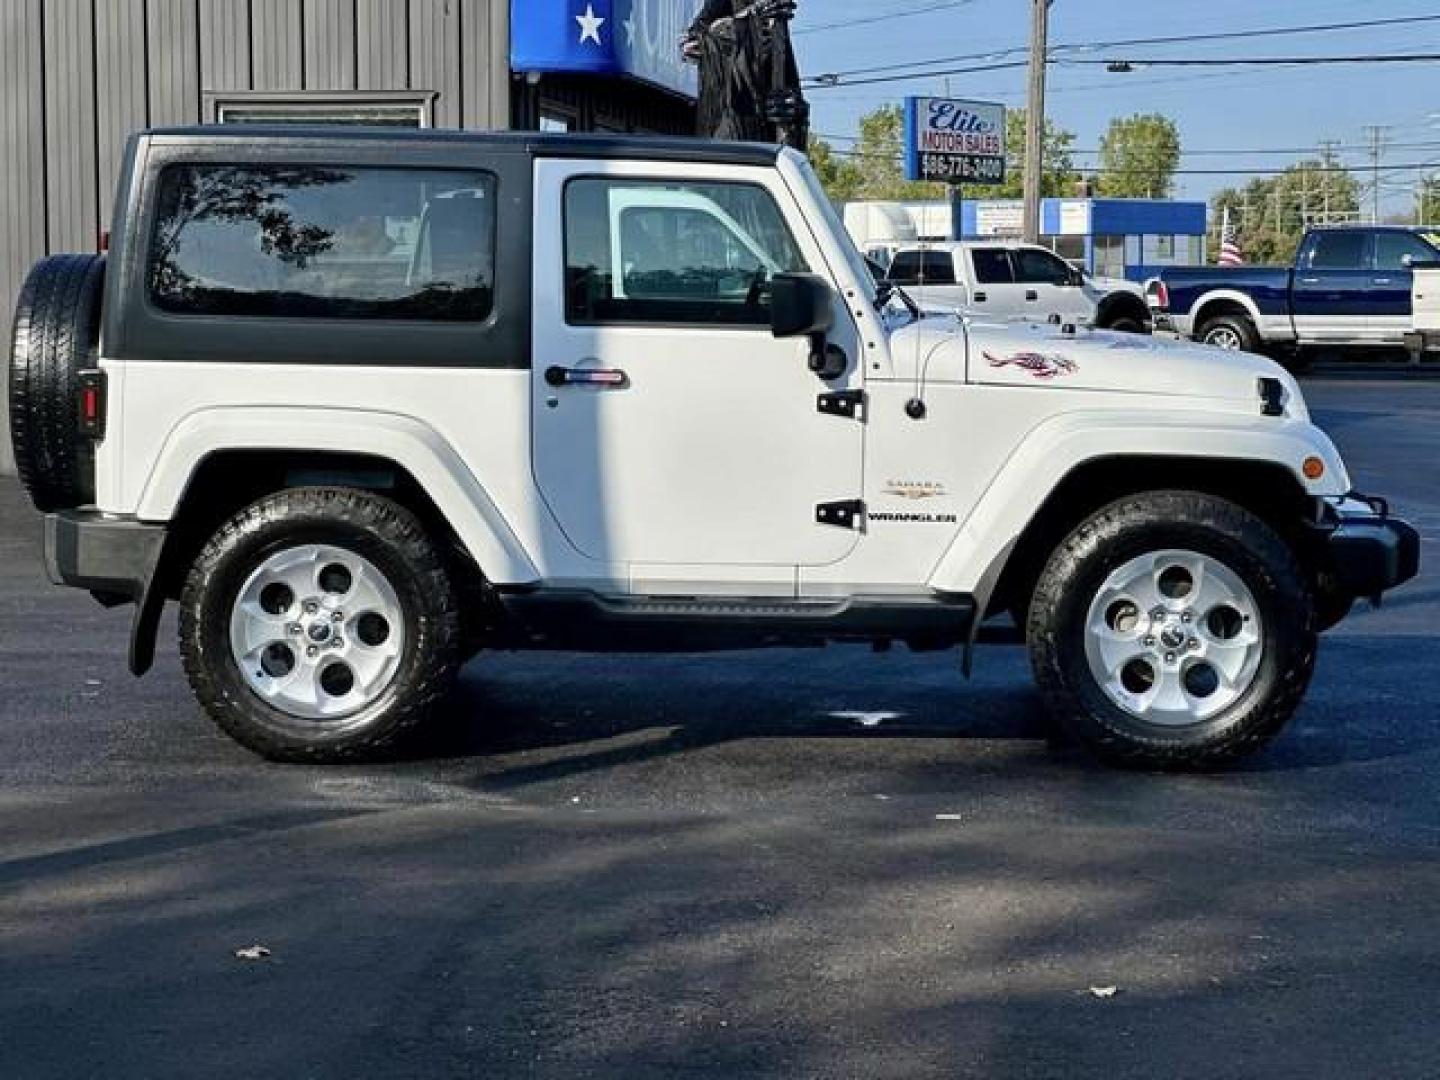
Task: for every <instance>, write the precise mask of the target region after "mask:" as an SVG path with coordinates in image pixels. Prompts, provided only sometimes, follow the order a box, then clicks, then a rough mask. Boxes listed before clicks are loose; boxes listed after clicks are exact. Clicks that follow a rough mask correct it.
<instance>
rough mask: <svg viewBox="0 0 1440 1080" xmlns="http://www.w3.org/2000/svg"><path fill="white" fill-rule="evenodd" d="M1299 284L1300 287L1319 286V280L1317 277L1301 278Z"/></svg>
mask: <svg viewBox="0 0 1440 1080" xmlns="http://www.w3.org/2000/svg"><path fill="white" fill-rule="evenodd" d="M1300 284H1301V285H1319V284H1320V279H1319V278H1318V277H1302V278H1301V279H1300Z"/></svg>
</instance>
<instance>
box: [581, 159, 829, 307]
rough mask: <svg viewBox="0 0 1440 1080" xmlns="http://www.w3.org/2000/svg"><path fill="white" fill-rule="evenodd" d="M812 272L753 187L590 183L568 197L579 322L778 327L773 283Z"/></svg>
mask: <svg viewBox="0 0 1440 1080" xmlns="http://www.w3.org/2000/svg"><path fill="white" fill-rule="evenodd" d="M808 269H809V267H808V266H807V265H806V262H805V258H804V256H803V255H801V253H800V249H799V248H798V247H797V246H796V244H795V239H794V237H793V236H792V235H791V233H790V230H789V228H788V227H787V226H786V224H785V221H784V218H783V217H782V216H781V213H780V208H779V207H778V206H777V205H776V204H775V200H774V199H773V198H772V197H771V195H770V193H769V192H767V191H766V190H765V189H764V188H762V187H757V186H755V185H753V184H727V183H689V182H684V183H682V182H665V183H661V182H645V181H636V180H605V179H600V178H586V179H578V180H572V181H571V182H570V183H569V185H567V187H566V189H565V313H566V318H567V320H568V321H569V322H571V323H580V324H588V323H598V322H629V323H666V324H682V325H684V324H697V325H722V326H769V325H770V304H769V289H768V288H766V284H767V283H768V282H769V281H770V279H771V278H773V277H774V276H775V275H776V274H782V273H787V272H790V271H795V270H808Z"/></svg>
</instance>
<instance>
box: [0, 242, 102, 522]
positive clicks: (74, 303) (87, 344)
mask: <svg viewBox="0 0 1440 1080" xmlns="http://www.w3.org/2000/svg"><path fill="white" fill-rule="evenodd" d="M104 281H105V258H104V256H101V255H51V256H50V257H48V258H45V259H42V260H41V261H40V262H38V263H36V264H35V268H34V269H33V270H31V271H30V276H29V277H28V278H26V279H25V286H24V288H22V289H21V290H20V299H19V301H18V302H17V304H16V307H15V326H14V331H13V336H12V345H11V352H10V436H11V441H12V442H13V443H14V446H15V466H16V471H17V472H18V473H19V474H20V479H21V481H22V482H23V483H24V484H25V487H26V488H27V489H28V490H29V492H30V498H31V499H32V500H33V501H34V503H35V505H36V507H37V508H38V509H40V510H61V509H65V508H67V507H72V506H80V505H83V504H85V503H89V502H93V501H94V498H95V468H94V448H93V446H92V444H91V442H90V440H89V439H88V438H86V437H84V436H82V435H81V433H80V426H79V415H78V410H79V403H80V373H81V372H82V371H83V370H85V369H86V368H91V367H94V366H95V364H96V363H97V346H98V344H99V338H100V302H101V291H102V286H103V284H104Z"/></svg>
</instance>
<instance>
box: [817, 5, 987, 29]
mask: <svg viewBox="0 0 1440 1080" xmlns="http://www.w3.org/2000/svg"><path fill="white" fill-rule="evenodd" d="M974 2H975V0H937V2H936V3H931V4H925V5H922V6H921V7H917V8H911V9H910V10H909V11H892V12H889V13H888V14H885V15H862V16H861V17H860V18H858V19H841V20H840V21H838V22H831V23H821V24H820V25H819V26H801V27H798V28H797V29H795V30H792V31H791V33H792V34H796V35H798V34H819V33H822V32H824V31H826V30H844V29H846V28H848V27H851V26H868V25H870V24H872V23H880V22H891V21H893V20H895V19H909V18H912V17H914V16H916V15H929V14H931V13H932V12H936V11H944V10H946V9H948V8H957V7H965V6H966V5H968V4H973V3H974Z"/></svg>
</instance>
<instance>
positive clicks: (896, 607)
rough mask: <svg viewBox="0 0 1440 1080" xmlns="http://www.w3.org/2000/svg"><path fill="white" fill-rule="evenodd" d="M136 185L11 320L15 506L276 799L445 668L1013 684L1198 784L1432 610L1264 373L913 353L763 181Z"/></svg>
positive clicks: (243, 148)
mask: <svg viewBox="0 0 1440 1080" xmlns="http://www.w3.org/2000/svg"><path fill="white" fill-rule="evenodd" d="M125 160H126V168H125V172H124V177H123V179H122V181H121V189H120V192H119V197H118V199H117V201H116V214H115V218H114V222H113V226H112V236H113V237H114V243H113V246H112V249H111V252H110V254H109V256H108V257H106V256H100V255H94V254H87V255H55V256H51V257H49V258H47V259H45V260H44V261H42V262H40V263H39V264H38V265H37V266H36V267H35V269H34V270H33V271H32V272H31V274H30V276H29V278H28V280H27V282H26V285H25V287H24V289H23V290H22V293H21V296H20V299H19V304H18V311H17V315H16V319H15V322H14V328H15V330H14V334H15V339H14V344H13V350H12V356H11V380H10V405H11V418H12V430H13V432H14V441H15V450H16V460H17V462H18V464H19V467H20V473H21V477H22V479H23V480H24V482H25V484H26V486H27V488H28V489H29V491H30V495H31V498H32V499H33V500H34V502H35V503H36V505H37V507H38V508H39V509H40V510H42V511H44V512H45V513H46V517H45V554H46V561H47V564H48V567H49V570H50V573H51V575H52V577H53V578H54V580H56V581H57V582H63V583H66V584H69V585H72V586H76V587H79V588H83V589H86V590H88V591H90V592H91V593H93V594H94V596H95V597H96V598H97V599H98V600H99V601H101V602H102V603H104V604H107V605H111V604H126V603H133V604H134V613H135V614H134V619H133V623H132V631H131V651H130V666H131V669H132V670H133V671H134V672H135V673H136V674H140V673H143V672H144V671H145V670H146V669H147V668H149V667H150V665H151V661H152V659H153V654H154V647H155V640H156V633H157V629H158V626H159V625H160V615H161V611H162V609H163V608H164V606H165V605H166V603H168V602H171V601H174V602H177V603H178V606H179V615H180V618H179V649H180V653H181V656H182V658H183V660H184V665H185V671H186V674H187V675H188V677H189V679H190V683H191V686H192V688H193V690H194V693H195V695H196V697H197V698H198V700H199V701H200V702H201V704H202V705H203V706H204V708H205V709H206V710H207V711H208V712H209V713H210V715H211V716H212V717H213V718H214V719H215V721H216V722H217V723H218V724H219V725H220V726H221V727H222V728H223V729H224V730H225V731H227V732H228V733H230V734H231V735H232V736H234V737H235V738H236V739H238V740H239V741H241V742H242V743H244V744H245V745H246V746H249V747H251V748H252V749H254V750H256V751H257V752H259V753H261V754H264V755H267V756H268V757H271V758H276V759H281V760H291V761H295V760H300V761H306V760H309V761H314V760H335V759H343V758H354V757H359V756H362V755H367V754H373V753H376V752H379V751H381V750H384V749H386V748H388V747H391V746H393V745H394V744H396V743H397V742H399V741H400V740H401V739H402V738H403V737H405V736H406V735H408V734H409V733H410V732H411V731H413V730H414V729H416V727H417V726H418V725H419V724H420V723H421V722H422V721H424V720H426V718H427V717H431V716H432V715H433V714H435V713H436V710H435V709H433V706H434V705H435V704H436V703H437V702H438V701H439V700H440V699H441V697H442V696H443V695H444V694H445V692H446V689H447V688H448V687H449V686H450V684H451V682H452V680H453V679H454V677H455V674H456V671H457V670H458V669H459V667H460V665H461V664H462V663H464V662H465V661H466V660H467V659H468V658H470V657H471V656H474V655H476V654H477V653H486V654H493V653H495V652H501V651H505V650H515V649H566V650H574V649H581V650H592V651H606V652H624V651H659V650H667V651H668V650H696V651H702V650H709V649H716V648H760V647H766V646H776V645H788V646H817V645H823V644H825V643H827V642H851V643H868V644H871V645H874V646H875V647H876V648H877V649H881V650H883V649H884V648H885V647H887V646H889V645H890V644H891V643H895V642H899V643H904V644H907V645H909V646H910V647H911V648H913V649H917V650H920V649H927V650H940V649H951V650H954V651H956V652H957V653H959V654H960V655H962V656H963V657H964V658H965V665H966V668H967V670H968V664H969V658H970V650H971V648H972V646H974V645H976V644H978V643H981V642H987V641H1002V640H1009V641H1010V642H1012V643H1015V644H1019V643H1021V642H1024V643H1025V644H1026V645H1027V646H1028V648H1029V650H1030V657H1031V663H1032V666H1033V669H1034V673H1035V677H1036V680H1037V682H1038V684H1039V686H1040V689H1041V692H1042V695H1043V698H1044V701H1045V703H1046V705H1047V706H1048V707H1049V709H1050V710H1051V711H1052V712H1053V713H1054V715H1055V716H1056V717H1057V718H1058V719H1059V720H1060V721H1061V722H1062V723H1064V724H1066V725H1067V726H1068V727H1069V729H1070V730H1071V731H1072V732H1073V733H1074V734H1075V735H1076V737H1077V738H1078V739H1080V740H1081V741H1082V742H1083V743H1084V744H1085V745H1087V746H1090V747H1091V748H1093V749H1094V750H1095V751H1096V752H1097V753H1099V754H1101V755H1102V756H1104V757H1106V758H1108V759H1110V760H1113V761H1117V762H1120V763H1123V764H1128V765H1139V766H1145V767H1171V768H1174V767H1198V766H1212V765H1217V764H1220V763H1223V762H1226V761H1230V760H1233V759H1234V758H1236V757H1238V756H1240V755H1242V754H1244V753H1247V752H1248V751H1250V750H1253V749H1254V748H1255V747H1257V746H1259V745H1260V744H1262V743H1263V742H1264V741H1265V740H1266V739H1268V738H1269V737H1270V736H1272V735H1274V734H1275V733H1276V732H1278V731H1279V730H1280V728H1281V726H1282V725H1283V724H1284V723H1285V721H1286V720H1287V719H1288V717H1289V716H1290V715H1291V713H1292V712H1293V711H1294V709H1295V708H1296V706H1297V705H1298V703H1299V701H1300V698H1301V696H1302V694H1303V692H1304V690H1305V686H1306V684H1307V682H1308V681H1309V679H1310V673H1311V670H1312V667H1313V665H1314V663H1315V657H1316V635H1317V634H1318V633H1319V632H1320V631H1322V630H1324V629H1325V628H1327V627H1329V626H1331V625H1333V624H1334V623H1336V622H1338V621H1339V620H1340V619H1341V618H1342V617H1343V616H1344V615H1345V613H1346V611H1347V610H1348V609H1349V608H1350V606H1351V603H1352V601H1353V600H1354V599H1355V598H1357V597H1370V598H1375V597H1379V595H1380V594H1381V593H1383V592H1385V591H1386V590H1388V589H1390V588H1392V587H1393V586H1395V585H1398V584H1400V583H1401V582H1403V581H1406V580H1408V579H1409V578H1411V577H1413V576H1414V575H1415V573H1416V571H1417V567H1418V561H1419V535H1418V533H1417V532H1416V531H1415V530H1414V529H1413V528H1411V527H1410V526H1408V525H1406V524H1405V523H1404V522H1401V521H1398V520H1396V519H1394V518H1392V517H1390V516H1389V514H1388V512H1387V510H1386V508H1385V504H1384V502H1383V501H1382V500H1379V499H1366V498H1361V497H1359V496H1357V495H1356V494H1355V493H1354V492H1353V491H1352V490H1351V485H1350V479H1349V476H1348V475H1347V473H1346V471H1345V465H1344V463H1343V462H1342V461H1341V459H1340V456H1339V454H1338V453H1337V452H1336V450H1335V447H1334V446H1333V445H1332V444H1331V442H1330V440H1329V439H1328V438H1326V436H1325V434H1324V433H1323V432H1321V431H1320V430H1319V429H1318V428H1316V427H1315V425H1313V424H1312V423H1311V422H1310V418H1309V414H1308V413H1307V411H1306V408H1305V402H1304V399H1303V397H1302V395H1301V392H1300V388H1299V386H1298V385H1297V384H1296V383H1295V380H1294V379H1292V378H1291V377H1290V376H1289V375H1287V374H1286V373H1285V372H1284V371H1283V370H1281V369H1280V368H1278V367H1276V366H1275V365H1274V364H1273V363H1271V362H1270V361H1268V360H1266V359H1264V358H1262V357H1258V356H1249V355H1246V354H1244V353H1223V352H1220V351H1218V350H1215V349H1207V348H1202V347H1200V346H1196V345H1189V344H1179V343H1171V342H1166V341H1162V340H1160V339H1156V338H1145V337H1138V336H1135V335H1130V334H1116V333H1109V332H1104V331H1092V330H1089V329H1086V328H1084V327H1081V326H1078V325H1074V324H1063V325H1054V326H1052V325H1038V326H1035V325H1029V326H1027V325H1024V324H1021V323H1018V322H1011V323H1004V324H998V323H997V324H994V325H987V324H984V323H982V322H981V321H979V320H970V319H962V318H958V317H957V316H956V315H955V314H953V313H950V314H943V315H931V314H925V313H923V312H922V309H920V307H919V306H918V305H916V304H915V303H914V302H913V301H912V300H910V299H909V298H908V297H907V296H906V295H905V293H904V292H903V291H902V290H898V289H897V288H896V287H895V286H893V285H891V284H889V283H887V282H880V283H878V284H877V282H876V281H875V280H874V279H873V278H872V276H871V274H870V271H869V269H868V267H867V266H866V263H865V261H864V260H863V259H862V257H861V255H860V253H859V252H858V251H857V250H856V248H855V246H854V244H853V243H852V242H851V241H850V238H849V236H847V235H846V233H845V230H844V228H843V227H842V226H841V224H840V221H839V219H838V217H837V216H836V215H835V213H834V211H833V209H832V208H831V205H830V202H829V200H828V199H827V198H826V197H825V192H824V190H823V189H822V188H821V186H820V182H819V180H818V179H817V178H816V176H815V174H814V172H813V171H812V170H811V169H810V167H809V165H808V163H807V162H806V160H805V158H804V157H803V156H802V155H800V154H798V153H796V152H795V151H793V150H783V149H781V148H779V147H773V146H759V145H753V144H728V143H713V142H705V141H697V140H664V139H648V138H637V137H629V136H621V137H594V136H559V135H542V134H539V133H518V132H517V133H509V134H494V133H490V134H481V133H468V132H467V133H461V132H413V133H406V132H398V131H382V130H378V129H377V130H355V129H336V130H333V131H325V130H321V129H312V130H306V131H295V130H294V129H286V128H272V129H267V128H260V127H257V128H253V129H252V128H234V129H232V128H216V127H203V128H189V129H176V130H162V131H154V132H148V133H144V134H141V135H139V136H137V137H136V138H134V139H133V140H132V141H131V143H130V145H129V148H128V151H127V156H126V159H125ZM1005 250H1006V249H1002V251H1005ZM1022 254H1023V251H1022ZM1006 257H1007V258H1008V257H1009V254H1008V251H1006ZM1077 288H1078V287H1077ZM43 621H44V620H42V619H37V620H36V626H37V629H36V633H37V634H41V633H45V632H50V631H47V630H46V629H45V628H44V627H43V626H42V625H41V624H42V623H43ZM958 666H959V665H957V667H958ZM610 670H611V675H610V676H609V677H611V678H617V679H621V678H625V677H626V665H625V663H624V661H623V660H619V661H617V662H616V663H615V664H614V666H613V667H612V668H611V669H610ZM885 677H886V676H884V675H883V674H882V675H881V677H880V681H881V682H882V683H883V679H884V678H885ZM889 677H892V678H893V677H895V676H894V669H892V671H891V675H890V676H889ZM879 689H880V691H882V692H883V685H881V686H880V688H879ZM733 704H734V708H735V709H736V710H737V713H741V712H743V710H744V709H745V707H746V704H745V701H744V699H743V695H742V696H740V697H737V699H736V700H735V701H734V703H733ZM955 707H957V708H960V707H963V706H962V705H961V704H960V703H959V702H958V700H957V702H956V706H955Z"/></svg>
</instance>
